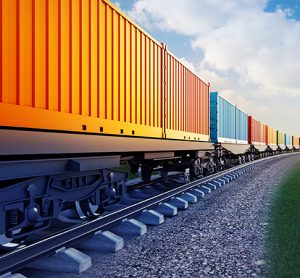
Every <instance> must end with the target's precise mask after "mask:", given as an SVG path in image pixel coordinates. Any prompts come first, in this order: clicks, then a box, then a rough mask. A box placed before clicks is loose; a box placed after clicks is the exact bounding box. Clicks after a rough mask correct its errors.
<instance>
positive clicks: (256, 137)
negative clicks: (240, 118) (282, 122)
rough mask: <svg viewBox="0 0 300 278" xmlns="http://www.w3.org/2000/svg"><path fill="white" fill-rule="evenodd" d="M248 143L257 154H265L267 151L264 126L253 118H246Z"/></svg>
mask: <svg viewBox="0 0 300 278" xmlns="http://www.w3.org/2000/svg"><path fill="white" fill-rule="evenodd" d="M248 143H249V144H251V145H252V146H253V147H254V148H255V149H256V150H257V151H258V152H265V151H266V150H267V144H266V127H265V124H263V123H261V122H260V121H259V120H257V119H255V118H254V117H253V116H248Z"/></svg>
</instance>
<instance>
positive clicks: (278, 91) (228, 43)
mask: <svg viewBox="0 0 300 278" xmlns="http://www.w3.org/2000/svg"><path fill="white" fill-rule="evenodd" d="M266 5H267V1H266V0H227V1H222V2H221V1H219V0H188V1H187V0H136V2H135V3H134V5H133V8H132V9H131V10H130V11H129V14H130V16H131V17H133V18H134V19H135V20H137V21H138V22H139V23H140V24H141V25H143V26H145V27H147V28H149V29H156V30H161V31H172V32H176V33H178V34H184V35H188V36H190V40H191V44H192V46H193V49H194V50H201V52H202V53H203V59H201V60H200V61H197V60H194V61H192V62H193V64H194V68H196V69H197V71H198V72H199V75H200V76H201V77H202V78H204V79H205V80H206V81H208V82H210V83H211V84H212V89H213V90H219V91H221V92H223V95H225V96H226V97H228V98H229V99H230V100H231V101H232V102H235V103H237V104H238V105H239V106H241V108H243V109H244V110H246V111H247V112H249V113H250V114H254V115H255V116H256V117H257V118H260V119H261V120H262V121H264V122H267V123H269V124H271V125H273V126H274V127H276V128H279V129H283V130H286V131H287V132H290V133H298V134H300V125H298V119H300V109H299V108H298V106H300V78H299V75H300V47H299V46H300V22H299V21H295V20H293V19H291V18H290V17H291V16H292V15H293V11H292V10H291V9H285V10H283V9H281V8H280V6H277V9H276V11H275V12H273V13H266V12H264V9H265V7H266ZM189 57H190V55H189ZM181 60H183V61H184V62H185V63H187V61H186V59H184V58H181ZM189 63H191V61H190V62H189ZM190 67H193V65H191V64H190Z"/></svg>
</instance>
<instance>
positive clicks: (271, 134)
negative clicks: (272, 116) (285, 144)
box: [265, 125, 278, 152]
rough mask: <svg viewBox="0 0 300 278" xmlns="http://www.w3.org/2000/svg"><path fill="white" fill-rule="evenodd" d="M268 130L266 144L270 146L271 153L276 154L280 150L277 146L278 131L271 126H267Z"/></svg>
mask: <svg viewBox="0 0 300 278" xmlns="http://www.w3.org/2000/svg"><path fill="white" fill-rule="evenodd" d="M265 128H266V132H265V133H266V144H267V145H268V147H269V149H270V151H271V152H276V151H277V149H278V145H277V130H276V129H275V128H273V127H271V126H269V125H265Z"/></svg>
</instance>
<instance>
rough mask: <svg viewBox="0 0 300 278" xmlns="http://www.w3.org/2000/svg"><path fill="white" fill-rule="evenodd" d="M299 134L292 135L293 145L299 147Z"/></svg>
mask: <svg viewBox="0 0 300 278" xmlns="http://www.w3.org/2000/svg"><path fill="white" fill-rule="evenodd" d="M299 139H300V137H299V136H293V146H294V147H296V148H299Z"/></svg>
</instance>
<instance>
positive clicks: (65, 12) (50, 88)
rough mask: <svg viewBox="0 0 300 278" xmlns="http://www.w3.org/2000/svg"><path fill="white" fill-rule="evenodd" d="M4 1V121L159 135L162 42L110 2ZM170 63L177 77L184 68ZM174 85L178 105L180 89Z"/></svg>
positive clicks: (0, 118) (0, 120) (0, 89)
mask: <svg viewBox="0 0 300 278" xmlns="http://www.w3.org/2000/svg"><path fill="white" fill-rule="evenodd" d="M0 6H1V20H0V22H1V26H0V29H1V34H0V37H1V38H0V39H1V49H0V51H1V55H0V57H1V63H0V64H1V70H0V73H1V81H2V82H1V86H0V110H1V113H0V125H1V126H15V127H25V128H35V129H50V130H67V131H77V132H78V131H79V132H94V133H106V134H124V135H134V136H147V137H161V136H162V118H161V106H162V103H161V100H162V86H161V78H162V55H163V49H162V46H161V44H160V43H158V42H157V41H155V40H154V39H153V38H152V37H151V36H149V35H148V34H147V33H146V32H144V31H143V30H142V29H141V28H140V27H139V26H137V25H136V24H135V23H133V22H132V21H131V20H130V19H129V18H128V17H127V16H125V15H124V14H123V13H121V12H120V11H119V10H118V9H117V8H116V7H115V6H114V5H112V4H111V3H110V2H109V1H108V0H76V1H69V0H51V1H49V0H22V1H20V0H18V1H17V0H2V1H1V2H0ZM172 66H173V73H172V74H173V75H174V76H175V78H174V80H177V79H176V76H177V75H178V74H181V71H182V66H181V65H179V64H178V62H176V61H173V64H172ZM176 74H177V75H176ZM198 82H200V81H198ZM179 84H180V83H179ZM172 86H173V87H172V90H173V91H174V92H176V94H177V95H174V100H176V102H175V103H174V104H175V105H177V106H174V107H173V109H174V111H175V110H176V111H177V109H178V104H179V103H180V102H179V100H178V98H179V96H178V94H179V93H182V91H181V90H180V91H179V90H178V83H177V84H175V82H173V84H172ZM194 89H195V88H193V92H191V93H188V97H189V98H190V99H191V100H192V101H193V100H195V96H194V95H192V94H196V91H195V90H194ZM204 89H205V88H204ZM204 89H203V90H202V91H199V90H198V93H199V92H201V94H203V100H204V101H205V100H206V95H207V93H205V92H204ZM173 91H172V92H173ZM182 94H183V93H182ZM206 101H207V100H206ZM172 104H173V103H172ZM194 110H195V107H194ZM176 113H177V112H176ZM176 113H175V114H176ZM188 115H189V117H191V114H189V113H188ZM204 115H205V113H204ZM176 116H178V117H181V114H176ZM172 120H173V121H175V122H174V123H173V126H172V128H174V129H176V130H182V129H183V127H182V126H179V120H178V118H177V120H176V119H174V118H172ZM190 130H191V131H196V133H199V132H203V133H204V134H207V132H205V131H206V126H194V127H193V128H192V127H191V128H190Z"/></svg>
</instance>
